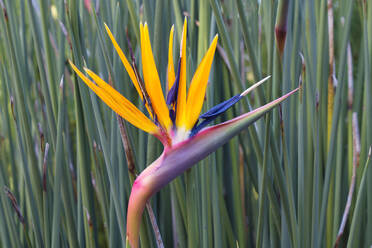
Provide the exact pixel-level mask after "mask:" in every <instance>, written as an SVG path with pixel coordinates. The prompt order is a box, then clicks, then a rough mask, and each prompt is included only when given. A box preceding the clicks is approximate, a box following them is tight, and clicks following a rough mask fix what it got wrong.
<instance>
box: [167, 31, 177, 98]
mask: <svg viewBox="0 0 372 248" xmlns="http://www.w3.org/2000/svg"><path fill="white" fill-rule="evenodd" d="M173 32H174V25H173V26H172V28H171V31H170V34H169V49H168V70H167V77H168V78H167V80H168V91H169V90H170V89H171V88H172V86H173V84H174V80H175V79H176V74H175V72H174V62H173Z"/></svg>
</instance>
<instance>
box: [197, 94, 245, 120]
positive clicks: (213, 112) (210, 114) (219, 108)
mask: <svg viewBox="0 0 372 248" xmlns="http://www.w3.org/2000/svg"><path fill="white" fill-rule="evenodd" d="M241 98H242V97H241V95H236V96H233V97H231V98H230V99H229V100H226V101H224V102H221V103H220V104H217V105H216V106H214V107H212V108H211V109H210V110H208V111H207V112H205V113H204V114H202V115H201V116H200V117H199V118H202V119H209V118H215V117H217V116H218V115H220V114H222V113H223V112H225V111H226V110H228V109H229V108H230V107H231V106H233V105H234V104H235V103H237V102H238V101H239V100H240V99H241Z"/></svg>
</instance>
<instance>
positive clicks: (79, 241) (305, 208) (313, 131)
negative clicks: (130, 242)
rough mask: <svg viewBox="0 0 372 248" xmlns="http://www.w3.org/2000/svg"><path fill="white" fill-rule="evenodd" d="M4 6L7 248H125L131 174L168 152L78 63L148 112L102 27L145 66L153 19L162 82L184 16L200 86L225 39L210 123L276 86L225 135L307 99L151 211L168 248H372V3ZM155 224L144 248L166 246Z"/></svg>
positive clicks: (155, 202)
mask: <svg viewBox="0 0 372 248" xmlns="http://www.w3.org/2000/svg"><path fill="white" fill-rule="evenodd" d="M0 7H1V14H0V89H1V90H0V189H1V192H0V205H1V207H0V243H1V246H2V247H61V246H62V247H84V246H85V247H124V246H125V237H126V230H125V223H126V208H127V201H128V197H129V193H130V190H131V181H132V180H133V177H132V178H131V180H130V177H131V173H132V172H133V171H134V170H133V169H134V168H133V166H135V169H136V170H137V171H142V170H143V169H144V168H145V166H146V165H148V164H150V163H151V162H152V161H154V160H155V159H156V158H157V157H158V155H159V154H160V153H161V147H162V146H161V144H160V143H159V142H158V141H157V140H155V139H154V138H152V137H150V136H148V135H146V134H145V133H144V132H142V131H140V130H137V129H136V128H133V127H132V126H131V125H128V124H127V123H125V122H123V121H122V120H121V119H117V117H116V115H115V114H114V113H113V112H112V111H111V110H110V109H109V108H108V107H107V106H106V105H105V104H103V103H102V102H101V101H99V100H98V99H97V97H96V96H95V95H94V93H92V92H91V91H89V89H88V88H87V87H86V86H85V85H83V84H82V83H81V82H80V83H79V80H78V79H77V77H76V76H75V75H74V74H73V73H72V72H71V68H70V67H69V66H68V64H67V60H68V59H71V60H72V61H74V63H75V64H77V65H78V66H79V67H80V68H81V67H82V66H84V65H87V66H88V67H89V68H91V69H93V70H94V71H95V72H97V73H99V75H100V76H101V77H103V78H104V79H106V80H107V81H110V82H112V83H113V85H114V86H115V88H116V89H118V90H119V91H120V92H121V93H122V94H123V95H125V96H126V97H127V98H128V99H130V100H131V101H132V102H137V103H138V105H137V106H140V107H142V108H143V105H141V103H140V99H138V97H137V96H138V94H137V93H136V92H135V89H134V87H133V86H132V84H131V83H130V79H129V77H128V75H127V73H126V71H125V69H124V68H123V66H122V65H121V62H120V58H119V56H118V55H117V54H116V52H115V51H114V48H113V46H112V44H111V42H110V40H109V37H108V36H107V35H106V33H105V32H104V26H103V23H107V25H108V26H109V27H110V29H111V30H112V31H113V33H114V35H115V37H116V38H117V40H118V43H119V45H120V46H121V47H122V48H123V50H124V52H125V53H126V54H127V55H129V47H128V42H127V41H128V40H129V41H130V43H131V46H132V49H133V53H134V57H135V58H136V61H137V66H138V67H140V63H138V61H140V60H139V22H140V21H142V22H145V21H147V23H148V25H149V31H150V36H151V37H150V38H151V41H152V46H153V50H154V57H155V60H156V63H157V66H158V68H159V74H160V78H161V81H162V82H163V83H164V82H166V68H167V61H168V59H167V54H168V50H167V45H168V34H169V30H170V28H171V25H172V24H175V43H174V44H179V41H180V38H181V33H182V23H183V18H184V16H187V17H188V22H189V28H188V47H187V54H188V57H187V60H188V63H187V65H188V67H187V70H188V71H189V73H188V75H192V74H193V72H194V70H195V68H196V66H197V65H198V63H199V62H200V60H201V58H202V57H203V55H204V54H205V52H206V50H207V48H208V45H209V44H210V41H211V39H212V38H213V36H214V35H215V34H216V33H218V34H219V36H220V42H219V46H218V48H217V52H216V56H215V59H214V63H213V66H212V71H211V74H210V78H209V79H210V82H209V86H208V90H207V97H206V104H204V107H205V108H206V109H207V108H209V107H211V106H213V105H215V104H216V103H219V102H222V101H223V100H226V99H229V98H230V97H231V96H233V95H235V94H238V93H241V92H242V90H243V89H245V88H247V87H248V86H250V85H251V84H252V83H253V82H254V81H258V80H259V79H261V78H262V77H263V76H265V75H272V77H271V79H270V82H269V83H266V84H265V85H264V86H261V88H259V89H257V90H256V92H255V94H254V95H252V96H250V97H247V99H245V100H244V101H242V102H241V103H239V104H237V106H235V107H234V108H233V109H232V110H229V111H228V112H227V113H226V114H225V115H224V116H222V117H220V118H219V120H218V121H222V120H225V119H231V117H232V116H237V115H238V114H239V113H243V112H247V111H248V110H249V109H252V108H256V107H257V106H260V105H262V104H264V103H266V102H269V101H270V100H272V99H275V98H277V97H278V96H280V95H282V94H283V93H286V92H289V91H290V90H291V89H294V88H296V87H297V86H298V85H299V84H302V86H303V87H302V90H301V91H300V93H299V94H297V95H295V96H293V97H291V98H290V99H289V100H287V101H286V102H285V103H284V104H282V105H281V107H280V108H277V109H276V110H274V111H273V112H271V113H270V114H268V115H266V117H265V118H263V119H261V120H260V121H259V122H257V123H256V124H255V125H252V126H251V127H249V128H248V129H247V130H246V131H244V132H243V133H241V134H240V135H239V136H238V137H236V138H234V139H233V140H231V141H230V142H229V143H228V144H226V145H225V146H224V147H223V148H221V149H219V150H218V151H217V152H216V153H213V154H212V155H210V156H209V157H208V158H206V159H205V160H203V161H202V162H200V163H201V164H202V165H201V166H196V167H194V168H192V169H190V170H189V171H187V172H186V173H184V175H183V176H182V177H179V178H178V179H176V180H175V181H173V182H172V183H171V184H170V185H169V186H167V187H166V188H165V189H163V190H161V191H160V193H159V194H157V195H156V196H155V197H153V198H152V200H151V202H150V204H151V206H152V210H153V213H154V218H155V219H156V221H157V224H158V226H159V231H160V233H161V236H162V240H163V243H164V246H165V247H172V246H175V247H263V246H265V247H325V246H326V247H330V246H342V247H344V246H347V247H370V246H371V245H372V236H371V235H370V234H371V233H372V194H370V193H369V194H368V193H367V192H371V191H372V170H371V169H368V162H369V160H368V159H369V156H370V145H371V143H372V110H371V108H372V98H371V97H372V95H371V94H372V89H371V85H372V82H371V79H372V77H371V76H372V75H371V68H372V67H371V64H372V60H371V59H372V4H371V2H369V1H363V0H360V1H352V0H333V1H332V0H328V1H325V0H323V1H321V0H308V1H305V0H299V1H290V0H279V1H275V0H261V1H255V0H253V1H251V0H232V1H217V0H199V1H197V0H191V1H184V0H174V1H173V0H172V1H171V0H158V1H149V0H143V1H133V0H107V1H99V0H95V1H94V0H84V1H82V0H80V1H78V0H64V1H62V0H60V1H57V0H24V1H23V0H0ZM177 50H178V48H177V45H176V48H175V51H177ZM176 54H177V53H176ZM187 80H188V82H189V81H190V80H191V78H188V79H187ZM164 88H165V85H163V89H164ZM122 134H127V136H125V135H124V136H123V135H122ZM124 147H125V148H124ZM128 149H129V150H128ZM125 151H127V153H126V152H125ZM128 151H131V154H132V155H133V157H132V158H130V157H128V154H130V153H128ZM129 156H130V155H129ZM128 161H129V163H128ZM150 213H151V211H150ZM144 216H145V218H144V219H143V223H142V229H141V234H140V243H141V247H156V246H157V245H158V242H157V240H156V235H154V230H153V228H152V225H151V223H150V218H149V215H148V214H147V213H146V214H145V215H144ZM155 231H156V230H155Z"/></svg>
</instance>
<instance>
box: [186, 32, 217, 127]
mask: <svg viewBox="0 0 372 248" xmlns="http://www.w3.org/2000/svg"><path fill="white" fill-rule="evenodd" d="M217 40H218V35H216V36H215V37H214V39H213V41H212V43H211V45H210V47H209V49H208V51H207V53H206V54H205V56H204V58H203V60H202V62H201V63H200V64H199V66H198V68H197V69H196V72H195V74H194V77H193V78H192V80H191V84H190V89H189V92H188V95H187V106H188V109H187V119H186V128H187V129H191V128H192V127H193V126H194V124H195V122H196V121H197V119H198V118H199V115H200V111H201V110H202V107H203V103H204V97H205V91H206V88H207V84H208V78H209V72H210V70H211V66H212V62H213V57H214V52H215V51H216V46H217Z"/></svg>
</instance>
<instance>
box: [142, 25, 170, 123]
mask: <svg viewBox="0 0 372 248" xmlns="http://www.w3.org/2000/svg"><path fill="white" fill-rule="evenodd" d="M140 30H141V51H142V52H141V54H142V67H143V77H144V80H145V86H146V91H147V93H148V95H149V97H150V100H151V104H152V107H153V109H154V111H155V113H156V115H157V118H158V120H159V122H160V124H161V125H162V126H163V127H164V128H165V129H167V130H168V129H169V128H170V127H171V125H172V121H171V119H170V118H169V110H168V107H167V104H166V103H165V99H164V95H163V91H162V89H161V84H160V79H159V74H158V71H157V69H156V65H155V60H154V56H153V54H152V49H151V43H150V37H149V32H148V28H147V24H145V26H141V28H140Z"/></svg>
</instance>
